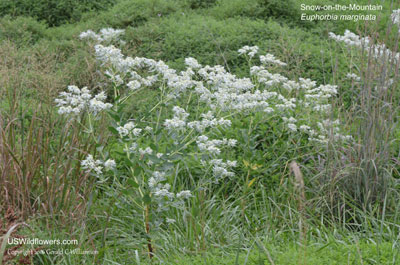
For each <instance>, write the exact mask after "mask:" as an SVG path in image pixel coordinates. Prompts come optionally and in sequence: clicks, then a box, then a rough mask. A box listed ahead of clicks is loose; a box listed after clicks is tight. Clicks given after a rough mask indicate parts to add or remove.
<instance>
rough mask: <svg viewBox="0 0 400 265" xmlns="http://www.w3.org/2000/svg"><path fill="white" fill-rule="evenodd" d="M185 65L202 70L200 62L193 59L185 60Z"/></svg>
mask: <svg viewBox="0 0 400 265" xmlns="http://www.w3.org/2000/svg"><path fill="white" fill-rule="evenodd" d="M185 64H186V65H187V66H188V67H190V68H192V69H199V68H201V64H199V62H198V61H197V60H196V59H194V58H192V57H188V58H186V59H185Z"/></svg>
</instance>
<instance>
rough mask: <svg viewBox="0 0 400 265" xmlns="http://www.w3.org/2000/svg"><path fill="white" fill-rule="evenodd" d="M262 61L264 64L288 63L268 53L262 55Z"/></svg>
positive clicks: (282, 64) (283, 64) (281, 64)
mask: <svg viewBox="0 0 400 265" xmlns="http://www.w3.org/2000/svg"><path fill="white" fill-rule="evenodd" d="M260 62H261V63H262V64H272V65H273V64H276V65H280V66H285V65H286V63H284V62H282V61H280V60H279V59H276V58H275V55H273V54H270V53H267V54H266V55H261V56H260Z"/></svg>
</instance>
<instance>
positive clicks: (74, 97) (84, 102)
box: [55, 86, 112, 115]
mask: <svg viewBox="0 0 400 265" xmlns="http://www.w3.org/2000/svg"><path fill="white" fill-rule="evenodd" d="M67 90H68V92H61V93H60V96H59V98H57V99H56V100H55V102H56V103H57V107H59V109H58V113H59V114H71V115H79V114H81V113H82V112H84V111H88V112H90V113H92V114H94V115H96V114H98V113H99V112H101V111H103V110H107V109H110V108H111V107H112V104H110V103H105V102H104V101H105V100H106V98H107V96H106V95H105V93H104V92H100V93H99V94H97V95H95V96H94V97H93V96H92V94H91V93H90V91H89V90H88V89H87V87H84V88H82V89H79V88H78V87H77V86H68V89H67Z"/></svg>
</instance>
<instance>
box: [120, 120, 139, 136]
mask: <svg viewBox="0 0 400 265" xmlns="http://www.w3.org/2000/svg"><path fill="white" fill-rule="evenodd" d="M117 131H118V133H119V135H120V136H121V137H125V136H127V135H129V134H132V135H133V136H136V137H137V136H139V135H140V133H141V132H142V129H140V128H135V124H134V123H133V122H132V121H130V122H128V123H126V124H125V125H124V126H119V127H117Z"/></svg>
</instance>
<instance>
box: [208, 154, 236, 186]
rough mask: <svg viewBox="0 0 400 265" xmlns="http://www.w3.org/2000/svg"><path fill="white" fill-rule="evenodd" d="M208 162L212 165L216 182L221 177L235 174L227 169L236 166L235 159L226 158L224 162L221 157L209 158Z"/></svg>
mask: <svg viewBox="0 0 400 265" xmlns="http://www.w3.org/2000/svg"><path fill="white" fill-rule="evenodd" d="M209 164H210V165H211V167H212V172H213V176H214V178H215V182H217V183H218V182H219V180H220V179H222V178H225V177H233V176H235V173H234V172H232V171H229V170H230V169H231V168H233V167H236V165H237V162H236V161H230V160H227V161H226V162H224V161H223V160H222V159H212V160H210V162H209Z"/></svg>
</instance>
